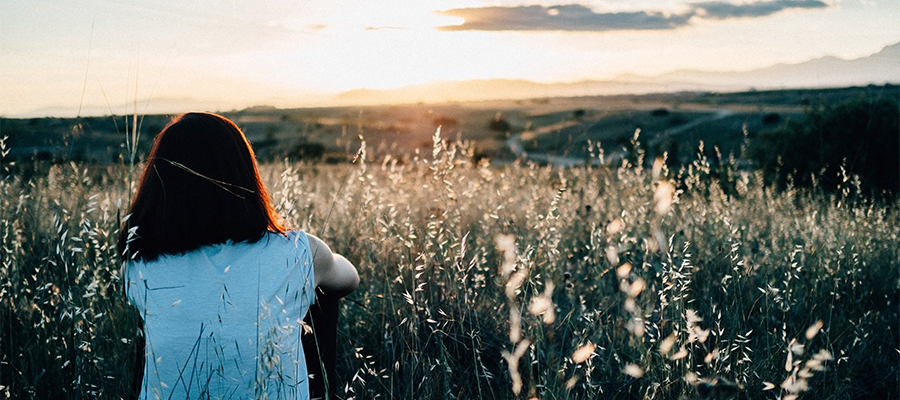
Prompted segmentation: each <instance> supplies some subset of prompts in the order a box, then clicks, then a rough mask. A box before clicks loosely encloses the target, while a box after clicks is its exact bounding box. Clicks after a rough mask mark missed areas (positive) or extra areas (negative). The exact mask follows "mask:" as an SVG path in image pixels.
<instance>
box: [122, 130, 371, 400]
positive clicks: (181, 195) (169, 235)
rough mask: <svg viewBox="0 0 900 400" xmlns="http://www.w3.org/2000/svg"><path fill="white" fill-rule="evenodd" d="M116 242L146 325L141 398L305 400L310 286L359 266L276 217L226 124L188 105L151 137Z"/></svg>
mask: <svg viewBox="0 0 900 400" xmlns="http://www.w3.org/2000/svg"><path fill="white" fill-rule="evenodd" d="M118 246H119V252H120V254H121V255H122V256H123V257H124V259H125V260H126V264H125V269H124V277H125V285H126V287H125V290H126V294H127V296H128V299H129V301H130V302H131V303H132V304H133V305H134V306H135V307H137V309H138V311H139V312H140V314H141V317H142V319H143V324H144V325H143V331H144V339H145V349H144V354H143V356H144V357H143V359H142V361H140V362H139V366H140V365H142V366H143V376H142V377H143V379H142V381H141V382H140V384H139V385H137V384H136V385H135V386H140V389H139V390H137V391H138V392H139V396H140V398H141V399H269V400H274V399H290V400H294V399H307V398H309V376H308V374H307V367H306V361H305V358H304V353H303V345H302V340H301V333H302V331H303V329H304V326H303V324H302V321H303V319H304V317H305V316H306V314H307V311H308V310H309V307H310V305H311V304H313V302H314V301H315V296H316V290H317V289H316V288H318V289H319V290H321V291H323V292H325V293H330V294H332V295H337V296H342V295H345V294H347V293H349V292H352V291H353V290H354V289H356V287H357V285H358V284H359V275H358V273H357V272H356V269H355V267H354V266H353V264H351V263H350V262H349V261H347V259H345V258H344V257H342V256H340V255H338V254H334V253H332V252H331V249H329V248H328V246H327V245H326V244H325V243H323V242H322V241H321V240H319V239H318V238H316V237H315V236H313V235H307V234H306V233H304V232H300V231H290V230H288V229H286V228H285V227H284V225H283V222H282V220H281V218H280V217H279V216H278V214H277V213H275V211H274V209H273V208H272V206H271V202H270V199H269V197H268V193H267V191H266V189H265V187H264V185H263V183H262V181H261V180H260V178H259V171H258V169H257V166H256V160H255V158H254V155H253V149H252V148H251V147H250V144H249V142H247V139H246V137H244V134H243V132H241V130H240V129H239V128H238V127H237V126H236V125H235V124H234V123H233V122H231V121H229V120H228V119H226V118H224V117H222V116H219V115H215V114H209V113H187V114H182V115H179V116H177V117H175V118H173V120H172V122H170V123H169V124H168V125H167V126H166V127H165V128H164V129H163V131H162V132H160V134H159V135H157V137H156V139H155V141H154V144H153V149H152V150H151V152H150V156H149V157H148V159H147V163H146V165H145V167H144V172H143V175H142V176H141V181H140V184H139V185H138V188H137V192H136V194H135V196H134V200H133V201H132V204H131V212H130V214H129V215H128V217H127V219H126V221H125V223H124V225H123V226H122V227H121V229H120V235H119V242H118ZM313 360H314V361H317V360H315V358H313ZM139 368H140V367H139ZM320 381H321V377H319V380H317V381H316V382H320Z"/></svg>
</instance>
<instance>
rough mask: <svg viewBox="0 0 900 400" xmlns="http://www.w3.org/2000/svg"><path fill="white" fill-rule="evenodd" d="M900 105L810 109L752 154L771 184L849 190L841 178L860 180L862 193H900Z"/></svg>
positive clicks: (879, 102) (860, 103)
mask: <svg viewBox="0 0 900 400" xmlns="http://www.w3.org/2000/svg"><path fill="white" fill-rule="evenodd" d="M898 127H900V105H898V100H897V99H893V98H874V99H873V98H866V99H857V100H850V101H847V102H844V103H842V104H839V105H837V106H835V107H811V108H809V109H807V111H806V113H805V116H804V118H803V120H802V121H795V120H789V121H787V122H786V123H785V124H783V125H781V126H780V127H778V128H776V129H773V130H770V131H765V132H762V133H761V134H760V136H759V138H758V140H756V141H755V142H754V143H753V144H752V146H751V148H750V155H751V157H752V158H754V159H755V160H756V161H757V162H758V163H759V164H760V166H761V167H762V169H763V171H764V173H765V176H766V177H767V179H769V180H770V182H773V183H775V184H777V185H778V186H779V187H781V188H784V187H785V186H786V185H787V182H788V181H789V178H788V177H789V176H790V177H791V178H790V179H792V182H793V183H794V184H795V185H798V186H806V187H809V186H812V185H813V183H814V182H816V181H818V183H819V184H820V185H821V186H822V188H823V189H825V190H826V191H836V190H839V189H840V188H842V187H844V188H845V187H847V183H846V182H844V177H843V176H841V167H842V166H843V167H844V169H845V171H846V173H847V174H852V175H856V176H858V177H859V178H860V189H861V190H862V191H863V194H867V195H873V194H875V195H877V194H880V193H881V192H883V191H884V192H887V193H888V194H889V195H890V196H897V195H900V133H898Z"/></svg>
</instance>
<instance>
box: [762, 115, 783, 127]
mask: <svg viewBox="0 0 900 400" xmlns="http://www.w3.org/2000/svg"><path fill="white" fill-rule="evenodd" d="M779 122H781V115H779V114H778V113H768V114H766V115H763V117H762V123H763V124H765V125H775V124H777V123H779Z"/></svg>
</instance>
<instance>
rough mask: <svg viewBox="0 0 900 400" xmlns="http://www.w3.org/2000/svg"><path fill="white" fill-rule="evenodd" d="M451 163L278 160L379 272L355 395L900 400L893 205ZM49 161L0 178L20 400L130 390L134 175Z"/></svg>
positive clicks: (693, 174) (689, 176) (354, 335)
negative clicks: (127, 252) (126, 251)
mask: <svg viewBox="0 0 900 400" xmlns="http://www.w3.org/2000/svg"><path fill="white" fill-rule="evenodd" d="M432 156H433V157H427V158H424V159H421V160H412V162H409V163H406V164H404V165H399V164H397V163H395V162H391V161H390V160H386V161H385V162H380V161H381V160H377V161H379V162H375V161H373V160H369V163H365V162H363V163H357V164H356V165H353V166H347V165H343V166H341V165H338V166H315V165H305V164H283V163H282V164H277V163H276V164H268V165H264V166H262V173H263V174H264V175H265V179H266V180H267V182H268V184H269V187H270V189H271V192H272V193H273V196H274V201H275V203H276V204H277V205H278V209H279V211H280V212H281V213H282V215H283V216H284V217H285V218H286V219H287V220H288V222H289V223H290V224H292V225H293V226H294V227H298V228H303V229H306V230H308V231H310V232H313V233H315V234H317V235H319V236H320V237H323V238H324V239H325V240H326V241H327V242H329V243H330V244H331V245H332V247H333V249H334V250H335V251H337V252H340V253H342V254H345V255H346V256H347V257H348V258H349V259H350V260H352V261H354V262H355V263H356V264H357V265H358V266H359V267H360V275H361V278H362V283H361V285H360V288H359V289H358V290H357V291H356V292H355V293H354V294H352V295H351V296H350V298H349V299H348V300H347V301H345V302H344V303H343V308H342V312H343V318H342V325H341V327H340V338H339V342H340V348H341V349H342V350H343V351H344V356H343V357H341V359H340V360H339V365H338V367H339V370H340V371H341V372H342V376H341V377H340V379H341V381H342V385H341V387H342V388H343V390H342V393H339V397H342V398H357V399H375V398H380V399H425V398H428V399H438V398H460V399H515V398H533V397H534V398H541V399H612V398H616V399H620V398H621V399H631V398H654V399H679V398H740V399H774V398H781V399H788V398H794V397H799V398H810V399H812V398H816V399H844V398H862V397H866V398H897V397H898V395H900V393H898V374H900V355H898V352H897V348H898V347H900V345H898V332H897V330H898V328H900V323H898V321H900V317H898V305H897V303H896V302H897V301H898V300H900V298H898V297H900V296H898V293H900V248H898V246H897V243H898V242H900V240H898V234H900V215H898V212H897V206H898V205H897V204H896V203H895V204H888V205H884V204H871V203H867V202H865V201H863V200H857V199H851V198H838V197H829V196H827V195H824V194H822V193H819V192H815V191H813V192H809V191H799V190H788V191H786V192H775V191H772V190H770V189H769V188H766V187H763V186H761V184H760V183H759V182H760V177H759V176H758V175H756V174H754V173H747V172H741V171H736V170H734V169H727V168H726V169H724V170H722V171H711V169H710V166H709V165H708V164H706V163H705V161H704V160H702V159H701V160H700V161H698V162H696V163H695V164H694V165H692V166H691V168H690V169H689V170H685V171H682V172H678V173H676V172H674V171H666V170H665V169H664V167H663V165H662V164H659V165H658V168H656V169H654V170H653V171H645V170H643V169H640V168H632V167H629V166H625V167H623V168H619V169H607V168H596V167H581V168H572V169H565V170H561V169H557V168H553V167H540V166H535V165H523V164H512V165H509V166H505V167H493V166H489V165H487V164H480V165H472V164H471V163H470V162H469V159H470V156H471V154H470V151H469V150H468V149H467V148H466V147H465V146H457V145H454V144H448V143H446V142H444V141H441V140H440V139H439V137H436V139H435V145H434V152H433V154H432ZM363 160H365V158H363ZM19 167H21V166H19ZM36 168H38V170H39V172H38V173H36V174H34V175H33V177H31V178H30V179H28V180H23V179H22V177H21V176H19V175H10V174H8V173H6V174H4V175H3V178H2V180H0V217H2V218H0V238H2V250H0V251H2V253H0V258H2V266H0V320H2V323H0V331H2V335H0V386H2V388H0V397H3V396H6V397H8V398H25V399H27V398H120V397H124V396H126V393H127V391H128V388H129V386H130V379H131V374H132V365H133V358H134V355H135V352H136V349H135V348H134V345H133V339H134V338H135V335H136V326H137V325H136V322H137V319H136V318H137V316H136V315H135V313H134V312H133V311H132V310H131V309H130V308H129V306H128V305H127V304H126V303H125V301H124V296H123V293H122V287H121V285H122V284H121V281H120V280H119V277H120V273H119V269H120V266H121V265H120V261H119V260H118V258H117V257H116V256H115V255H114V249H115V246H114V242H115V237H116V234H117V231H116V230H117V221H118V219H119V218H120V217H121V216H122V215H121V214H122V212H123V211H122V204H124V203H127V199H128V180H127V178H126V177H127V175H128V167H127V166H114V167H98V166H87V165H74V164H70V165H54V166H44V165H38V166H36ZM716 179H719V181H717V180H716ZM723 187H724V188H727V190H723V189H722V188H723Z"/></svg>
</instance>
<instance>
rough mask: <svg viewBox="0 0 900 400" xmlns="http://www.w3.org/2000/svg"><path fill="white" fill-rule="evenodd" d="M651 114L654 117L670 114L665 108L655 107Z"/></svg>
mask: <svg viewBox="0 0 900 400" xmlns="http://www.w3.org/2000/svg"><path fill="white" fill-rule="evenodd" d="M650 115H652V116H654V117H665V116H667V115H669V110H667V109H665V108H657V109H654V110H653V111H650Z"/></svg>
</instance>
